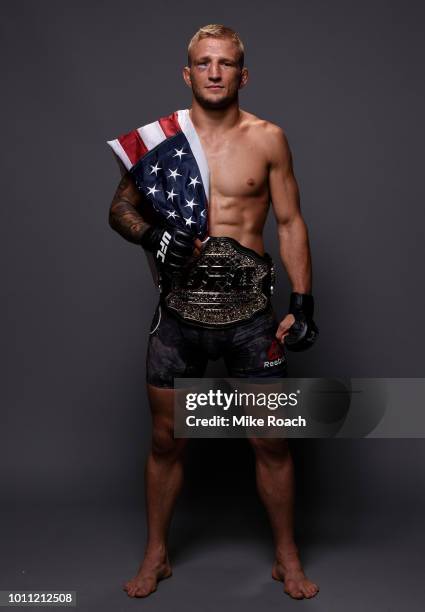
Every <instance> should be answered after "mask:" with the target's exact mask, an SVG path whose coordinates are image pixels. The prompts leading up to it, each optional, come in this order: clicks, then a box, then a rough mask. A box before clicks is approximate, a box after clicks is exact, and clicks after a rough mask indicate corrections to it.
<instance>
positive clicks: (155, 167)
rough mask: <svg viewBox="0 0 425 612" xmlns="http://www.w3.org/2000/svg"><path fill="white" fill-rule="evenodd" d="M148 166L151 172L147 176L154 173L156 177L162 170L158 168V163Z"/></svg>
mask: <svg viewBox="0 0 425 612" xmlns="http://www.w3.org/2000/svg"><path fill="white" fill-rule="evenodd" d="M150 166H151V168H152V170H151V171H150V172H149V174H153V173H154V172H155V176H156V175H157V174H158V170H162V168H160V167H159V166H158V162H157V163H156V164H155V165H154V166H152V164H150Z"/></svg>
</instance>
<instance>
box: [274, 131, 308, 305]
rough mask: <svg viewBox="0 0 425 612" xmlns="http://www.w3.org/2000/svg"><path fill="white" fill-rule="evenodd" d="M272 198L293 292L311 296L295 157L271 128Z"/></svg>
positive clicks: (283, 137)
mask: <svg viewBox="0 0 425 612" xmlns="http://www.w3.org/2000/svg"><path fill="white" fill-rule="evenodd" d="M269 151H270V155H271V159H270V170H269V188H270V198H271V201H272V206H273V210H274V214H275V217H276V221H277V229H278V236H279V250H280V256H281V258H282V262H283V265H284V266H285V269H286V271H287V273H288V276H289V279H290V281H291V284H292V288H293V291H296V292H298V293H311V289H312V270H311V255H310V246H309V240H308V231H307V226H306V224H305V222H304V219H303V218H302V215H301V210H300V196H299V190H298V185H297V181H296V179H295V176H294V171H293V165H292V155H291V151H290V148H289V144H288V141H287V139H286V137H285V134H284V133H283V131H282V130H281V129H280V128H279V127H278V126H275V125H272V126H270V148H269Z"/></svg>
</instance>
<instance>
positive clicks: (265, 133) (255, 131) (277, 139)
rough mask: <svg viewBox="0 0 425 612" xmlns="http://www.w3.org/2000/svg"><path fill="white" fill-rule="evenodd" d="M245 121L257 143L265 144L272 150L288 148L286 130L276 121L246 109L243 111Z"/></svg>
mask: <svg viewBox="0 0 425 612" xmlns="http://www.w3.org/2000/svg"><path fill="white" fill-rule="evenodd" d="M243 122H244V125H245V127H246V129H247V131H248V132H249V134H250V135H252V137H253V138H254V139H255V140H256V141H257V143H259V144H260V143H261V144H264V145H265V146H266V147H267V148H268V149H269V151H270V152H273V151H278V150H281V149H282V148H283V149H287V148H288V141H287V138H286V134H285V131H284V130H283V128H282V127H281V126H279V125H277V124H276V123H273V122H272V121H268V120H267V119H262V118H261V117H257V115H254V114H252V113H248V112H246V111H243Z"/></svg>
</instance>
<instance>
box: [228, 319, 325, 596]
mask: <svg viewBox="0 0 425 612" xmlns="http://www.w3.org/2000/svg"><path fill="white" fill-rule="evenodd" d="M278 325H279V322H278V319H277V318H276V315H275V313H274V311H273V310H272V309H271V310H269V311H268V312H266V313H265V314H263V315H260V316H259V317H256V318H255V319H254V320H253V321H252V322H250V323H247V324H243V325H240V326H238V328H237V329H236V331H235V333H234V335H233V336H232V337H231V338H230V344H231V349H230V350H229V351H228V353H227V355H226V357H225V361H226V365H227V367H228V371H229V375H230V376H232V377H235V378H240V379H246V381H247V385H248V389H247V391H248V390H249V391H252V390H253V383H250V379H252V378H262V379H267V380H270V383H271V382H272V379H273V378H285V377H286V375H287V370H286V355H285V351H284V347H283V345H281V344H280V342H278V340H277V339H276V335H275V334H276V330H277V328H278ZM276 390H277V391H279V389H276ZM250 443H251V445H252V447H253V448H254V451H255V457H256V476H257V487H258V492H259V495H260V497H261V499H262V501H263V503H264V505H265V507H266V509H267V512H268V514H269V517H270V521H271V525H272V529H273V533H274V538H275V545H276V560H275V563H274V565H273V570H272V576H273V578H275V579H276V580H282V581H284V582H285V591H286V593H288V594H289V595H291V596H292V597H295V598H297V599H302V598H303V597H313V596H314V595H316V593H317V592H318V590H319V588H318V586H317V585H316V584H314V583H313V582H311V581H310V580H308V578H306V576H305V574H304V572H303V569H302V566H301V562H300V559H299V556H298V550H297V547H296V545H295V542H294V525H293V523H294V518H293V515H294V510H293V505H294V470H293V463H292V457H291V455H290V452H289V447H288V442H287V441H286V440H284V439H270V438H262V439H259V438H251V439H250Z"/></svg>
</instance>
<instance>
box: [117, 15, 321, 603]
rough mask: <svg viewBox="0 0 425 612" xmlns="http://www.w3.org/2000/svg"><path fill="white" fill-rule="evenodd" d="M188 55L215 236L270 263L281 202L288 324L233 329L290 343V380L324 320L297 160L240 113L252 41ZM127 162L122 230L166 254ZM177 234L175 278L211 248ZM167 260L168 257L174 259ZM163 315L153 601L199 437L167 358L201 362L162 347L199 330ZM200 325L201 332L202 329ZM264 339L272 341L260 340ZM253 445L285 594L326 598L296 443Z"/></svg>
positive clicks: (220, 40) (149, 575) (204, 40)
mask: <svg viewBox="0 0 425 612" xmlns="http://www.w3.org/2000/svg"><path fill="white" fill-rule="evenodd" d="M188 55H189V61H188V66H186V67H185V68H184V69H183V78H184V80H185V82H186V84H187V85H188V86H189V87H190V88H191V90H192V106H191V109H190V110H189V117H190V120H191V122H192V124H193V126H194V128H195V130H196V132H197V134H198V136H199V139H200V142H201V145H202V148H203V150H204V153H205V156H206V158H207V162H208V168H209V172H210V186H209V198H208V234H209V236H210V237H211V238H210V240H211V241H214V240H218V238H217V237H227V238H225V239H224V240H225V243H226V245H227V246H229V244H230V247H231V248H236V249H239V250H236V251H235V252H236V253H239V252H240V253H241V256H244V255H247V256H252V257H253V258H254V259H255V258H257V259H258V261H257V262H256V263H258V264H259V265H260V264H264V261H265V259H264V258H265V257H266V256H265V252H264V244H263V237H262V233H263V227H264V223H265V220H266V216H267V213H268V209H269V203H270V201H271V202H272V206H273V211H274V214H275V216H276V220H277V226H278V237H279V245H280V255H281V259H282V262H283V264H284V266H285V268H286V270H287V273H288V276H289V279H290V281H291V284H292V288H293V293H292V295H291V303H290V309H289V314H286V315H285V316H284V317H283V319H282V320H281V321H280V323H279V322H278V320H277V319H276V317H275V316H274V315H270V311H267V312H268V314H267V312H266V314H264V312H263V313H262V314H259V315H258V316H257V317H254V322H255V325H256V328H255V333H254V332H253V331H252V328H250V327H249V325H251V323H249V322H248V323H247V322H244V321H243V322H242V323H237V324H236V328H235V326H233V327H231V328H230V329H231V333H232V334H235V331H234V330H235V329H236V330H238V329H242V328H243V329H246V330H247V333H248V336H249V337H248V343H249V342H251V343H252V342H253V341H254V340H255V342H257V340H258V342H262V341H263V337H265V336H264V334H268V336H269V337H268V338H266V340H267V342H268V343H270V341H272V342H274V345H273V346H275V345H276V346H278V354H279V355H281V359H278V360H276V363H280V365H279V366H278V367H277V369H276V370H275V371H274V372H273V373H271V374H270V375H275V376H284V374H285V373H284V368H282V367H281V366H282V362H283V361H285V359H284V349H283V345H284V344H286V343H287V341H288V340H289V337H290V336H291V332H292V331H293V330H294V329H295V328H296V326H297V324H300V325H302V324H304V329H305V326H306V325H307V328H308V331H309V333H310V332H311V330H312V329H313V330H315V331H316V332H317V328H316V327H315V326H314V323H313V321H312V316H313V309H312V298H311V283H312V278H311V277H312V275H311V257H310V249H309V241H308V233H307V228H306V225H305V222H304V220H303V218H302V216H301V212H300V205H299V193H298V187H297V182H296V179H295V177H294V173H293V169H292V158H291V152H290V149H289V146H288V143H287V140H286V137H285V134H284V132H283V131H282V129H280V128H279V127H278V126H276V125H274V124H272V123H270V122H268V121H265V120H262V119H259V118H258V117H256V116H255V115H253V114H251V113H248V112H246V111H243V110H241V109H240V107H239V99H238V91H239V89H241V88H242V87H244V86H245V85H246V83H247V81H248V71H247V69H246V68H245V67H244V64H243V62H244V49H243V44H242V42H241V41H240V39H239V37H238V36H237V34H236V33H235V32H234V31H233V30H231V29H229V28H226V27H224V26H216V25H212V26H206V27H204V28H201V29H200V30H199V31H198V32H197V33H196V34H195V36H194V37H193V38H192V40H191V42H190V44H189V49H188ZM118 161H119V160H118ZM119 163H120V167H121V171H122V175H123V176H122V180H121V182H120V184H119V186H118V189H117V191H116V193H115V196H114V199H113V202H112V205H111V209H110V224H111V226H112V227H113V228H114V229H115V230H116V231H118V232H119V233H120V234H121V235H122V236H123V237H124V238H126V239H127V240H129V241H131V242H134V243H136V244H142V246H143V247H144V248H145V249H146V250H147V251H151V252H157V253H158V254H159V255H161V253H160V252H159V251H160V249H159V248H158V247H159V241H160V239H161V237H162V235H163V234H162V232H163V229H161V230H160V232H159V233H158V228H156V227H155V226H154V225H152V219H151V218H150V216H149V215H150V212H149V207H148V206H147V205H146V202H145V201H143V198H142V197H141V192H140V190H139V189H138V188H137V187H136V185H135V182H134V180H133V179H132V177H131V175H130V174H129V173H128V172H127V170H126V168H125V166H124V165H123V164H122V162H119ZM152 167H153V166H152ZM155 175H156V174H155ZM168 235H169V236H170V238H169V239H168V240H169V242H168V243H167V244H168V247H169V248H168V251H167V252H166V256H167V257H168V255H170V262H171V263H170V265H171V267H172V270H173V271H174V272H175V271H176V270H178V269H179V266H181V265H182V264H183V263H184V262H185V261H187V257H188V255H191V254H194V255H195V256H199V254H200V253H201V252H202V249H203V248H204V244H203V243H202V242H201V240H200V239H199V238H196V239H195V238H194V236H190V235H189V232H188V233H185V232H184V231H183V232H182V231H180V232H179V233H178V235H177V234H175V233H173V231H172V230H171V229H170V231H169V234H168ZM232 239H233V241H232ZM226 241H227V242H226ZM235 241H237V243H235ZM207 245H208V242H207ZM161 248H162V247H161ZM161 257H163V258H164V253H163V254H162V255H161ZM165 263H167V262H166V261H165ZM165 263H164V265H165ZM161 312H162V319H160V320H158V315H157V313H156V318H154V321H153V324H152V328H151V331H152V329H153V330H154V333H153V335H152V337H151V338H150V344H149V348H148V358H147V370H148V371H147V389H148V396H149V400H150V405H151V411H152V422H153V436H152V448H151V450H150V453H149V456H148V459H147V464H146V473H145V476H146V480H145V483H146V485H145V486H146V504H147V522H148V541H147V544H146V550H145V556H144V559H143V561H142V563H141V565H140V568H139V570H138V572H137V575H136V576H135V577H134V578H133V579H131V580H130V581H128V582H127V583H126V584H125V585H124V587H123V588H124V590H125V591H126V592H127V594H128V595H129V596H130V597H146V596H147V595H149V594H150V593H152V592H153V591H155V590H156V588H157V583H158V582H159V581H160V580H161V579H163V578H167V577H169V576H171V573H172V571H171V566H170V562H169V558H168V553H167V532H168V527H169V524H170V520H171V515H172V511H173V507H174V504H175V501H176V498H177V495H178V493H179V491H180V489H181V486H182V480H183V461H182V459H183V451H184V449H185V447H186V443H187V440H185V439H174V436H173V399H174V396H173V394H174V391H173V384H172V380H173V376H183V375H184V373H182V371H181V370H180V371H179V370H178V369H177V366H176V369H175V370H174V371H173V370H172V368H171V365H172V363H171V362H170V363H167V364H166V366H164V363H158V360H159V359H165V357H164V354H165V353H167V354H169V353H170V351H172V350H175V351H176V354H175V355H174V357H175V361H174V362H173V363H180V362H181V361H182V359H183V360H184V359H185V358H186V359H188V360H189V357H188V351H187V350H186V349H187V347H178V346H175V345H174V343H173V341H172V339H171V340H170V341H169V343H168V347H167V351H158V350H155V346H154V345H153V344H152V343H153V342H154V341H156V342H160V339H161V333H162V338H163V341H164V342H167V339H168V338H169V336H172V334H173V333H174V332H175V330H177V332H176V333H177V334H180V336H179V337H180V338H181V335H182V333H180V332H181V330H182V329H184V330H186V331H185V334H186V333H187V334H189V333H192V332H191V327H190V323H189V324H188V323H187V322H186V323H182V322H181V321H179V320H178V318H175V317H173V316H172V315H170V314H169V313H167V308H165V307H163V308H162V310H161ZM270 317H272V318H270ZM179 326H180V327H179ZM247 326H248V327H247ZM192 329H193V330H195V331H193V334H196V327H194V328H192ZM161 330H162V331H161ZM290 330H291V331H290ZM220 331H221V330H220ZM208 333H210V334H211V337H212V338H213V340H214V334H216V333H218V332H217V331H216V330H214V329H212V330H210V331H209V332H208ZM237 333H238V331H236V334H237ZM255 334H257V335H258V334H260V336H259V339H258V338H257V337H256V336H255ZM261 334H263V336H261ZM313 336H314V333H313ZM193 337H194V336H193V335H192V341H193ZM234 337H236V336H235V335H233V336H232V338H234ZM158 338H159V339H158ZM176 338H177V336H176ZM213 340H212V341H213ZM276 340H277V342H276ZM176 343H177V344H178V342H177V341H176ZM296 345H297V342H295V348H294V350H297V348H296ZM257 346H258V344H257ZM156 348H158V346H157V347H156ZM302 348H304V347H302ZM180 349H181V352H180V353H179V352H178V351H179V350H180ZM183 349H184V350H183ZM192 350H193V347H192ZM279 351H280V353H279ZM260 352H261V351H260ZM200 353H201V351H199V352H198V355H195V356H194V360H193V364H192V365H191V367H192V370H190V369H187V368H186V370H184V372H185V373H186V374H188V375H189V376H193V375H194V376H196V375H197V374H198V375H202V374H200V372H199V371H198V372H197V371H196V370H194V369H193V368H196V367H198V365H199V361H200V360H201V361H202V359H201V357H200ZM244 354H245V353H244ZM241 355H242V353H241ZM174 357H173V358H174ZM256 358H258V357H257V356H256ZM263 358H264V357H263ZM240 359H241V360H242V357H241V358H240ZM229 363H230V364H231V365H232V366H234V367H235V370H231V372H232V375H236V376H243V375H244V372H243V371H242V373H241V368H242V367H245V366H246V375H247V376H251V375H252V374H253V373H255V372H256V371H257V370H256V369H255V367H252V364H251V365H246V364H242V365H241V363H242V362H240V363H239V362H237V363H233V364H232V363H231V361H229ZM250 363H251V362H250ZM226 364H227V362H226ZM254 365H255V364H254ZM284 365H285V366H286V363H285V364H284ZM186 366H187V364H186V365H185V367H186ZM202 366H203V367H204V366H205V363H202ZM167 368H168V370H167ZM238 368H239V369H238ZM164 372H165V374H164ZM234 372H237V373H236V374H235V373H234ZM168 376H169V377H170V378H169V379H168V378H167V377H168ZM250 443H251V444H252V447H253V449H254V452H255V456H256V474H257V486H258V491H259V495H260V497H261V499H262V501H263V503H264V504H265V507H266V509H267V512H268V515H269V517H270V521H271V526H272V529H273V533H274V540H275V547H276V550H275V561H274V564H273V568H272V577H273V578H274V579H276V580H279V581H282V582H284V587H285V589H284V590H285V592H286V593H288V594H289V595H290V596H291V597H293V598H296V599H303V598H311V597H314V596H315V595H316V594H317V592H318V590H319V588H318V586H317V585H316V584H315V583H313V582H312V581H310V580H309V579H308V578H307V577H306V575H305V574H304V571H303V568H302V565H301V562H300V559H299V555H298V550H297V546H296V544H295V542H294V535H293V502H294V490H293V484H294V476H293V464H292V458H291V456H290V453H289V449H288V443H287V441H286V440H285V439H250Z"/></svg>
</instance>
